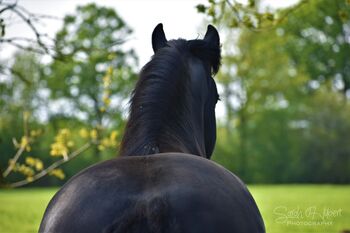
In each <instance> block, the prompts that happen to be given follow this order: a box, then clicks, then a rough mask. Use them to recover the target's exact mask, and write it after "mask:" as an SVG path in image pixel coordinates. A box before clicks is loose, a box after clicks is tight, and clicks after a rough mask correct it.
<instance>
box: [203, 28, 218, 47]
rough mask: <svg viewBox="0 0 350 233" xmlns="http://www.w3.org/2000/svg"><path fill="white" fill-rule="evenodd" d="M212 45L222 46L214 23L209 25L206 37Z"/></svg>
mask: <svg viewBox="0 0 350 233" xmlns="http://www.w3.org/2000/svg"><path fill="white" fill-rule="evenodd" d="M203 40H205V41H207V42H208V43H209V44H210V45H211V46H212V47H220V37H219V33H218V31H217V30H216V28H215V27H214V26H212V25H210V24H209V25H208V28H207V32H206V33H205V36H204V39H203Z"/></svg>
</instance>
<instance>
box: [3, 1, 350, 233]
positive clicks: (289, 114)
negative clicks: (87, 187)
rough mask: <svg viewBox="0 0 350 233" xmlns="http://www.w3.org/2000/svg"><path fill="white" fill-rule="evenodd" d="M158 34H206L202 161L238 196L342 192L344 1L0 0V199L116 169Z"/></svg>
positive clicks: (347, 82) (346, 174)
mask: <svg viewBox="0 0 350 233" xmlns="http://www.w3.org/2000/svg"><path fill="white" fill-rule="evenodd" d="M160 22H161V23H163V25H164V30H165V33H166V35H167V38H168V39H177V38H179V37H182V38H186V39H194V38H202V37H203V35H204V33H205V30H206V26H207V25H208V23H211V24H213V25H215V26H216V28H217V29H218V31H219V33H220V36H221V43H222V55H223V58H222V66H221V70H220V72H219V73H218V74H217V76H216V77H215V80H216V82H217V85H218V90H219V94H220V99H221V101H220V102H219V103H218V105H217V111H216V113H217V136H218V137H217V144H216V148H215V152H214V156H213V160H214V161H216V162H218V163H220V164H221V165H223V166H224V167H226V168H227V169H229V170H230V171H232V172H234V173H235V174H237V175H238V176H239V177H240V178H241V179H242V180H243V181H244V182H245V183H248V184H265V185H266V184H300V183H307V184H316V183H317V184H349V182H350V1H349V0H333V1H329V0H300V1H298V0H285V1H274V0H249V1H248V0H247V1H244V0H242V1H239V0H237V1H235V0H221V1H219V0H209V1H205V0H203V1H199V0H198V1H196V0H194V1H136V0H132V1H112V0H99V1H94V2H91V3H90V2H88V1H82V0H74V1H68V0H66V1H58V0H52V1H44V0H18V1H13V0H0V172H1V174H2V176H0V184H1V186H3V187H22V186H25V187H34V186H60V185H62V184H63V183H64V182H66V181H67V179H69V178H70V177H71V176H72V175H74V174H76V173H77V172H79V171H80V170H82V169H83V168H85V167H87V166H90V165H92V164H95V163H97V162H99V161H103V160H106V159H111V158H114V157H116V156H117V151H118V143H119V142H120V139H121V136H122V135H123V128H124V125H125V121H126V119H127V114H128V99H129V97H130V93H131V91H132V89H133V86H134V84H135V81H136V80H137V74H138V72H139V71H140V69H141V67H142V66H143V65H145V64H146V62H147V61H148V60H149V59H150V57H151V56H152V53H153V52H152V48H151V33H152V31H153V29H154V27H155V26H156V25H157V24H158V23H160ZM252 187H262V186H252ZM266 187H275V186H266ZM281 187H284V188H282V190H288V188H286V187H287V186H281ZM288 187H289V186H288ZM343 187H347V188H346V190H345V189H344V191H341V192H343V194H342V195H344V197H345V196H350V195H348V194H350V192H349V191H350V190H349V187H348V186H343ZM253 189H254V188H253ZM256 190H259V188H257V189H256ZM264 190H266V189H264ZM271 190H273V188H271ZM331 190H333V188H330V189H329V190H328V191H329V193H327V192H328V191H327V192H326V191H325V193H327V195H331V194H330V193H331V192H332V191H331ZM253 191H254V190H253ZM275 191H276V190H275ZM320 192H321V191H320ZM302 193H303V190H299V191H298V195H296V196H294V197H296V198H299V197H302ZM253 194H255V193H254V192H253ZM260 194H261V195H260ZM284 194H286V193H284ZM284 194H283V195H284ZM345 194H346V195H345ZM256 195H257V196H255V197H256V198H258V202H259V200H264V199H266V197H267V196H269V195H271V193H268V192H265V191H263V192H260V193H259V192H257V194H256ZM259 195H260V196H259ZM281 195H282V194H281ZM0 197H1V196H0ZM337 197H338V196H337ZM337 197H334V198H337ZM259 198H260V199H259ZM339 198H340V197H339ZM323 201H325V200H323ZM344 203H347V205H348V204H349V203H350V200H349V198H347V199H346V201H344V202H341V203H338V204H339V205H338V206H340V207H342V206H344ZM343 210H344V209H343ZM270 212H271V211H270ZM0 213H1V212H0ZM264 213H265V212H263V214H264ZM343 213H344V214H345V215H343V216H350V212H349V210H344V211H343ZM346 214H347V215H346ZM344 222H345V221H344ZM0 225H1V224H0ZM347 226H348V227H349V225H348V224H347ZM0 229H1V228H0ZM296 229H297V228H295V229H294V230H295V231H290V232H297V230H296ZM341 229H344V227H343V228H337V231H334V232H340V230H341ZM271 232H273V231H271ZM276 232H278V231H276ZM280 232H281V231H280ZM283 232H288V231H286V230H284V231H283ZM301 232H306V231H301ZM310 232H311V231H310ZM318 232H320V231H318ZM325 232H332V231H325ZM343 232H346V231H343Z"/></svg>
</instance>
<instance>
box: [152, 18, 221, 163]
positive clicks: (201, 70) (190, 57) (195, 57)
mask: <svg viewBox="0 0 350 233" xmlns="http://www.w3.org/2000/svg"><path fill="white" fill-rule="evenodd" d="M184 44H185V45H184ZM152 47H153V50H154V53H155V56H156V54H157V53H167V51H166V50H168V51H169V52H170V51H172V50H171V49H170V48H176V49H177V50H178V52H179V53H181V59H182V60H183V62H184V63H185V64H186V66H187V68H188V71H187V76H188V77H189V78H190V80H189V82H188V83H189V84H190V87H189V90H190V94H191V97H192V98H191V101H190V105H189V106H188V107H189V108H190V110H191V111H190V112H191V116H192V119H193V121H194V129H193V130H194V131H195V132H193V133H197V134H202V135H203V137H204V140H202V141H204V142H203V143H204V147H205V152H204V153H205V156H206V157H207V158H210V156H211V155H212V152H213V150H214V146H215V141H216V119H215V105H216V103H217V101H218V99H219V95H218V92H217V89H216V84H215V81H214V79H213V78H212V75H215V74H216V73H217V71H218V69H219V66H220V58H221V56H220V38H219V34H218V32H217V30H216V29H215V28H214V27H213V26H212V25H209V26H208V28H207V32H206V34H205V36H204V38H203V39H202V40H200V39H196V40H189V41H185V40H182V39H179V40H170V41H168V40H167V39H166V36H165V33H164V31H163V25H162V24H158V25H157V26H156V28H155V29H154V31H153V33H152ZM199 143H201V142H199Z"/></svg>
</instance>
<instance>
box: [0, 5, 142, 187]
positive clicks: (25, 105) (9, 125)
mask: <svg viewBox="0 0 350 233" xmlns="http://www.w3.org/2000/svg"><path fill="white" fill-rule="evenodd" d="M131 32H132V31H131V29H130V28H129V27H128V26H127V25H126V23H125V22H124V21H123V20H122V19H121V18H120V17H119V16H118V14H117V13H116V12H115V11H114V10H113V9H111V8H106V7H99V6H96V5H95V4H88V5H86V6H81V7H78V8H77V12H76V13H75V14H73V15H67V16H66V17H65V18H64V25H63V27H62V29H61V30H60V31H59V32H58V33H57V35H56V40H55V42H56V44H55V50H56V52H55V54H56V56H55V59H54V60H52V61H51V62H50V63H49V64H45V65H44V64H42V57H40V56H39V55H38V54H33V53H30V52H21V53H17V54H16V55H15V57H14V59H13V61H9V62H8V64H6V63H5V62H4V65H1V66H0V71H3V70H1V69H4V70H5V68H6V69H7V70H8V71H9V73H5V72H3V73H4V74H6V75H3V76H2V77H4V78H2V79H0V107H1V108H0V113H1V115H0V151H2V152H4V154H2V156H0V174H1V175H0V185H4V186H9V185H10V186H16V187H17V186H22V185H26V184H28V183H31V182H33V181H35V180H37V179H40V178H41V177H44V176H46V175H50V177H49V176H48V177H47V178H46V179H44V180H43V181H40V182H38V183H36V184H38V185H45V184H51V185H58V184H62V181H59V180H57V179H54V178H53V177H56V178H59V179H65V178H69V177H71V176H72V175H74V174H76V173H77V172H78V171H79V170H81V169H83V168H85V167H87V166H88V165H91V164H93V163H96V162H98V161H100V160H103V159H108V158H111V157H114V156H115V155H116V150H117V147H118V141H119V140H120V135H119V133H118V132H119V131H120V130H121V129H122V128H123V126H124V119H123V117H122V113H123V112H122V110H123V108H122V107H123V104H124V103H123V102H122V100H124V99H125V98H126V96H127V95H129V93H130V91H131V87H132V86H133V84H134V80H135V77H136V75H135V72H134V69H135V66H136V63H137V58H136V55H135V54H134V52H133V50H132V49H130V50H128V49H125V46H124V42H125V41H126V40H127V39H128V36H129V35H130V33H131ZM6 65H8V67H6ZM60 104H61V105H62V104H63V105H64V107H63V108H62V107H61V109H60V110H59V111H57V110H54V108H53V107H55V106H56V107H57V106H58V105H60ZM67 109H69V111H64V110H67ZM62 110H63V111H62ZM43 113H44V114H43ZM21 116H26V117H23V118H22V117H21ZM29 116H31V117H29ZM14 125H15V126H16V127H13V126H14ZM39 131H40V134H38V135H36V132H39ZM84 132H85V133H84ZM34 134H35V135H34ZM86 134H87V135H86ZM90 147H93V148H94V149H95V150H94V151H93V150H90V151H86V150H87V149H89V148H90ZM85 151H86V152H85ZM83 152H84V156H83V157H81V158H80V159H79V160H72V159H73V158H75V157H76V156H77V155H79V154H81V153H83ZM71 160H72V161H71ZM68 161H70V162H69V164H67V165H64V166H63V170H62V169H61V168H58V166H62V165H63V164H64V163H66V162H68ZM18 181H19V182H18Z"/></svg>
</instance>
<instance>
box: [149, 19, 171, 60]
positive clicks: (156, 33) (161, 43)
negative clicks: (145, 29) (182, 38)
mask: <svg viewBox="0 0 350 233" xmlns="http://www.w3.org/2000/svg"><path fill="white" fill-rule="evenodd" d="M167 42H168V41H167V39H166V37H165V33H164V31H163V24H161V23H160V24H158V25H157V26H156V27H155V28H154V30H153V33H152V47H153V51H154V53H156V52H157V51H158V49H161V48H163V47H165V46H166V43H167Z"/></svg>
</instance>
